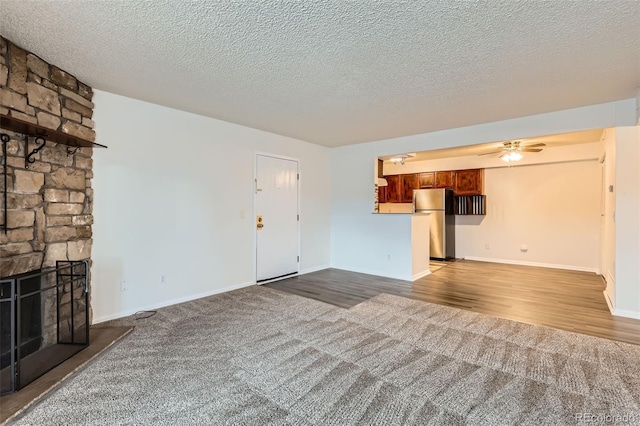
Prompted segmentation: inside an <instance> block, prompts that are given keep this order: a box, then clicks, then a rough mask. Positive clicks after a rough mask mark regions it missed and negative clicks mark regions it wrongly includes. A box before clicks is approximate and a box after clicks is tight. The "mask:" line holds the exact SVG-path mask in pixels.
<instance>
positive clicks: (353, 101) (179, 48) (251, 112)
mask: <svg viewBox="0 0 640 426" xmlns="http://www.w3.org/2000/svg"><path fill="white" fill-rule="evenodd" d="M0 12H1V13H0V34H2V35H3V36H5V37H7V38H8V39H10V40H12V41H14V42H15V43H17V44H18V45H21V46H22V47H24V48H26V49H28V50H31V51H33V52H34V53H36V54H38V55H40V56H41V57H42V58H43V59H45V60H47V61H49V62H51V63H53V64H56V65H58V66H59V67H61V68H63V69H65V70H66V71H68V72H70V73H72V74H74V75H76V76H77V77H78V78H79V79H80V80H82V81H84V82H86V83H88V84H89V85H91V86H93V87H94V88H97V89H100V90H104V91H108V92H113V93H117V94H121V95H125V96H129V97H133V98H137V99H142V100H145V101H149V102H153V103H157V104H160V105H166V106H170V107H173V108H177V109H181V110H185V111H190V112H194V113H198V114H202V115H206V116H210V117H215V118H219V119H222V120H226V121H230V122H234V123H238V124H242V125H246V126H250V127H254V128H258V129H263V130H267V131H270V132H275V133H279V134H283V135H287V136H291V137H295V138H299V139H302V140H306V141H310V142H315V143H319V144H322V145H326V146H339V145H345V144H350V143H358V142H366V141H372V140H379V139H386V138H392V137H398V136H404V135H410V134H417V133H426V132H430V131H435V130H442V129H447V128H454V127H460V126H466V125H472V124H478V123H484V122H490V121H496V120H503V119H508V118H513V117H520V116H526V115H531V114H536V113H542V112H549V111H555V110H561V109H566V108H572V107H578V106H584V105H590V104H596V103H602V102H608V101H614V100H619V99H626V98H631V97H633V96H634V95H635V91H636V88H637V87H638V86H640V1H600V2H593V1H589V2H587V1H576V2H573V1H555V2H535V1H524V2H515V1H512V0H506V1H500V0H492V1H484V2H461V1H450V0H444V1H417V2H410V1H404V0H384V1H378V2H374V1H369V0H354V1H346V2H345V1H341V0H334V1H331V0H317V1H303V2H297V1H275V0H271V1H237V0H220V1H197V2H196V1H193V2H192V1H184V0H154V1H149V2H142V1H132V0H131V1H118V2H115V1H108V2H107V1H95V0H94V1H79V0H78V1H24V0H1V1H0ZM97 129H98V131H99V123H97Z"/></svg>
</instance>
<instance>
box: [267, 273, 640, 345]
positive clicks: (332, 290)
mask: <svg viewBox="0 0 640 426" xmlns="http://www.w3.org/2000/svg"><path fill="white" fill-rule="evenodd" d="M434 269H435V268H434ZM267 286H268V287H270V288H274V289H278V290H282V291H286V292H289V293H293V294H297V295H300V296H305V297H310V298H312V299H316V300H321V301H323V302H327V303H331V304H333V305H337V306H341V307H344V308H350V307H351V306H354V305H357V304H358V303H360V302H363V301H365V300H367V299H370V298H371V297H374V296H376V295H378V294H381V293H388V294H394V295H397V296H404V297H408V298H411V299H416V300H422V301H425V302H431V303H438V304H441V305H447V306H453V307H455V308H460V309H466V310H470V311H474V312H481V313H484V314H489V315H494V316H498V317H501V318H507V319H511V320H515V321H521V322H526V323H529V324H537V325H544V326H547V327H552V328H557V329H561V330H568V331H574V332H577V333H583V334H588V335H592V336H598V337H604V338H608V339H612V340H618V341H621V342H627V343H633V344H636V345H639V344H640V320H634V319H629V318H621V317H614V316H612V315H611V313H610V312H609V308H608V307H607V303H606V301H605V299H604V295H603V290H604V282H603V281H602V279H601V278H600V276H599V275H596V274H593V273H589V272H576V271H566V270H561V269H549V268H538V267H533V266H519V265H505V264H499V263H487V262H475V261H469V260H458V261H455V262H451V263H449V264H447V265H446V266H444V267H440V268H439V269H437V270H435V272H433V273H432V274H431V275H428V276H426V277H424V278H421V279H419V280H417V281H415V282H410V281H401V280H395V279H391V278H384V277H378V276H374V275H366V274H359V273H356V272H349V271H342V270H338V269H325V270H322V271H318V272H313V273H310V274H305V275H301V276H297V277H292V278H287V279H285V280H282V281H277V282H274V283H270V284H267Z"/></svg>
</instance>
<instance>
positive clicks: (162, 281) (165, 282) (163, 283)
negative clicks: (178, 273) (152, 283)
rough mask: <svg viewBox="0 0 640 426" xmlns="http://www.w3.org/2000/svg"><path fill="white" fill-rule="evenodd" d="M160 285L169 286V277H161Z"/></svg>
mask: <svg viewBox="0 0 640 426" xmlns="http://www.w3.org/2000/svg"><path fill="white" fill-rule="evenodd" d="M160 284H161V285H166V284H167V276H166V275H161V276H160Z"/></svg>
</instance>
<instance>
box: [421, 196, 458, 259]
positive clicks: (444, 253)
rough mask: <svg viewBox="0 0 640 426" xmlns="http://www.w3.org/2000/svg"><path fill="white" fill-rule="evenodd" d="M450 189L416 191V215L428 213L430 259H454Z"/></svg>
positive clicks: (452, 201)
mask: <svg viewBox="0 0 640 426" xmlns="http://www.w3.org/2000/svg"><path fill="white" fill-rule="evenodd" d="M453 203H454V200H453V190H452V189H416V190H414V191H413V206H414V209H415V212H416V213H430V214H431V218H430V222H429V232H430V234H431V235H430V236H429V240H430V242H431V243H430V249H429V253H430V254H429V256H430V257H431V259H439V260H443V259H453V258H455V257H456V247H455V246H456V234H455V229H456V228H455V216H454V214H453V213H454V210H453Z"/></svg>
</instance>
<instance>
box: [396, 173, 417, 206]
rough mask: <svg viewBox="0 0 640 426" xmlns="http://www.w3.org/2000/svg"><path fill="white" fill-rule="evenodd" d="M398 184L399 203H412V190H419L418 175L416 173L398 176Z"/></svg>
mask: <svg viewBox="0 0 640 426" xmlns="http://www.w3.org/2000/svg"><path fill="white" fill-rule="evenodd" d="M400 182H401V183H400V185H401V188H400V202H401V203H412V202H413V190H414V189H420V175H419V174H418V173H414V174H410V175H400Z"/></svg>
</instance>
